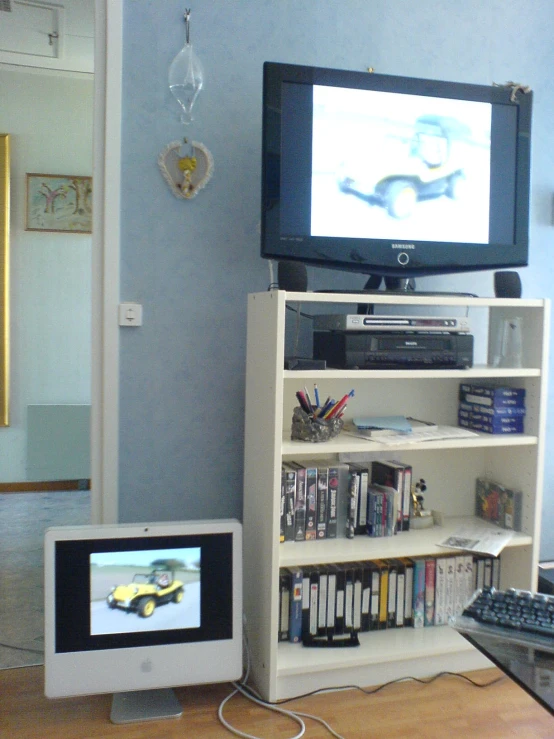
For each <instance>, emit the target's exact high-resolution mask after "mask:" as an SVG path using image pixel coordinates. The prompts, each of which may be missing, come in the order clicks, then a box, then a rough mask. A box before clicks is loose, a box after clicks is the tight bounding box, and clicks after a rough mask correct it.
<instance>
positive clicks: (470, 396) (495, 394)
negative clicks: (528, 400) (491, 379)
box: [459, 382, 525, 408]
mask: <svg viewBox="0 0 554 739" xmlns="http://www.w3.org/2000/svg"><path fill="white" fill-rule="evenodd" d="M459 400H460V402H461V403H470V404H472V405H482V406H487V407H489V408H491V407H495V408H504V407H510V406H511V407H516V406H518V407H521V406H524V405H525V388H516V387H506V386H501V387H496V386H493V385H479V384H472V383H464V382H462V383H460V393H459Z"/></svg>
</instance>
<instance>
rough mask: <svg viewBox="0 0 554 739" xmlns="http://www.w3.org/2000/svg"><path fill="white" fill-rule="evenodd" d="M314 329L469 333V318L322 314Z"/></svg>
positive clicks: (315, 319) (314, 323)
mask: <svg viewBox="0 0 554 739" xmlns="http://www.w3.org/2000/svg"><path fill="white" fill-rule="evenodd" d="M313 327H314V331H434V332H450V333H469V332H470V331H471V326H470V322H469V318H467V316H466V317H464V318H452V317H449V316H448V317H443V316H378V315H357V314H354V315H352V314H346V313H336V314H328V315H325V314H322V315H315V316H314V317H313Z"/></svg>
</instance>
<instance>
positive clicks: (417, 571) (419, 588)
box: [413, 558, 425, 629]
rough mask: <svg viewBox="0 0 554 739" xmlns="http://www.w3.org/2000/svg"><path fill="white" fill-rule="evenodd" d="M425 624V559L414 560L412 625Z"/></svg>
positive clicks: (418, 627) (420, 626) (421, 626)
mask: <svg viewBox="0 0 554 739" xmlns="http://www.w3.org/2000/svg"><path fill="white" fill-rule="evenodd" d="M424 625H425V559H423V558H417V559H415V560H414V591H413V627H414V629H421V628H423V626H424Z"/></svg>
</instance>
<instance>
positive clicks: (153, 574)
mask: <svg viewBox="0 0 554 739" xmlns="http://www.w3.org/2000/svg"><path fill="white" fill-rule="evenodd" d="M44 563H45V570H44V592H45V694H46V696H47V697H49V698H59V697H65V696H76V695H90V694H95V693H114V700H113V704H112V715H111V718H112V721H114V723H125V722H128V721H134V720H147V719H153V718H164V717H170V716H177V715H180V713H181V707H180V705H179V703H178V701H177V699H176V697H175V695H174V693H173V691H172V690H171V689H172V688H173V687H175V686H182V685H191V684H201V683H215V682H224V681H227V680H235V679H238V678H239V677H240V675H241V672H242V527H241V524H240V523H239V522H237V521H234V520H214V521H191V522H181V523H156V524H151V525H150V524H144V525H141V524H122V525H104V526H77V527H58V528H50V529H48V530H47V531H46V533H45V560H44Z"/></svg>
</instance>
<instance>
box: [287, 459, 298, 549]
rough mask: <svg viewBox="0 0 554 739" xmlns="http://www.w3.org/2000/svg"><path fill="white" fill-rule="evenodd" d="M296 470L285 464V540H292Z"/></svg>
mask: <svg viewBox="0 0 554 739" xmlns="http://www.w3.org/2000/svg"><path fill="white" fill-rule="evenodd" d="M295 497H296V470H294V469H291V468H290V467H289V466H288V465H286V466H285V541H294V499H295Z"/></svg>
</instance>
